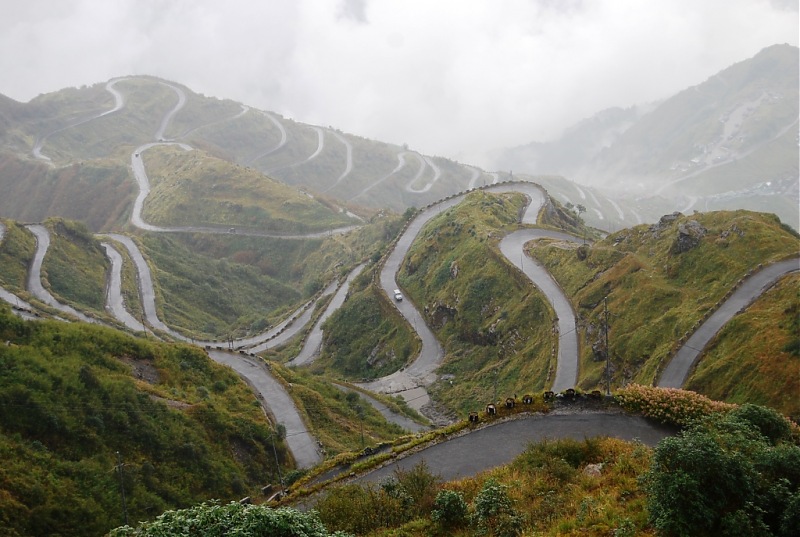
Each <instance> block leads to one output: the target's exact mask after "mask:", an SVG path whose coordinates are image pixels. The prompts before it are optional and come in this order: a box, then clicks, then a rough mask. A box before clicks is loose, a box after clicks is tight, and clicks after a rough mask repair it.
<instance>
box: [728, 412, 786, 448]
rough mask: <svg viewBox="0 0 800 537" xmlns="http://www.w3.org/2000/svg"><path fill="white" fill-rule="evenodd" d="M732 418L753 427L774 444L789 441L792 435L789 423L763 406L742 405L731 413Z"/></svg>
mask: <svg viewBox="0 0 800 537" xmlns="http://www.w3.org/2000/svg"><path fill="white" fill-rule="evenodd" d="M731 417H732V418H734V419H740V420H744V421H746V422H747V423H749V424H751V425H753V426H754V427H755V428H757V429H758V430H759V431H760V432H761V434H763V435H764V436H766V437H767V438H768V439H769V441H770V442H772V443H773V444H776V443H778V442H780V441H783V440H788V439H789V438H790V437H791V435H792V429H791V426H790V425H789V421H788V420H787V419H786V418H784V417H783V416H781V415H780V414H779V413H778V412H776V411H775V410H772V409H769V408H766V407H763V406H758V405H751V404H746V405H742V406H740V407H739V408H736V409H734V410H732V411H731Z"/></svg>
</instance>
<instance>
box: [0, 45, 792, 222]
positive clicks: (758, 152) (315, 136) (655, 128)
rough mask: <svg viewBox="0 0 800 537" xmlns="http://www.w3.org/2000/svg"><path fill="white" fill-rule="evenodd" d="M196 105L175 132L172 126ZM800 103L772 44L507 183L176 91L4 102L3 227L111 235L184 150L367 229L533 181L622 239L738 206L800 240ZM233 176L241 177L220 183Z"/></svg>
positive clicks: (147, 89) (513, 167)
mask: <svg viewBox="0 0 800 537" xmlns="http://www.w3.org/2000/svg"><path fill="white" fill-rule="evenodd" d="M181 99H183V100H184V101H183V104H182V105H181V106H180V109H179V110H177V111H176V112H175V114H174V116H172V117H171V119H170V121H169V122H168V124H165V125H163V127H165V128H166V130H165V129H164V128H162V125H161V123H162V120H163V119H164V117H165V114H167V113H169V112H170V110H171V109H172V108H173V107H175V106H176V105H177V104H176V103H180V102H182V101H181ZM797 103H798V49H797V48H796V47H792V46H788V45H778V46H773V47H770V48H767V49H765V50H764V51H762V52H761V53H759V54H758V55H756V56H755V57H754V58H751V59H749V60H746V61H743V62H741V63H738V64H735V65H733V66H731V67H730V68H728V69H726V70H724V71H722V72H720V73H718V74H716V75H714V76H712V77H711V78H709V79H708V80H707V81H706V82H704V83H702V84H699V85H697V86H694V87H691V88H688V89H686V90H684V91H682V92H680V93H678V94H677V95H675V96H673V97H671V98H669V99H666V100H664V101H662V102H660V103H652V104H648V105H637V106H631V107H628V108H612V109H608V110H604V111H602V112H599V113H598V114H596V115H595V116H593V117H591V118H588V119H586V120H584V121H582V122H580V123H578V124H576V125H575V126H574V127H572V128H570V129H568V130H567V131H566V132H565V133H564V134H563V135H562V137H561V138H560V139H558V140H556V141H553V142H546V143H531V144H528V145H525V146H520V147H517V148H514V149H509V150H507V151H505V152H503V153H502V154H500V155H498V156H497V159H496V161H495V166H493V168H494V169H495V170H502V171H486V170H483V169H480V168H478V167H476V166H471V165H469V164H464V163H459V162H456V161H453V160H450V159H446V158H442V157H437V156H432V155H425V154H422V153H420V152H419V151H415V150H414V149H413V148H409V147H406V146H398V145H394V144H388V143H384V142H381V141H378V140H370V139H367V138H364V137H361V136H358V135H356V134H350V133H345V132H342V131H340V130H339V129H337V128H336V127H335V126H327V127H325V126H319V125H309V124H305V123H302V122H298V121H295V120H293V119H292V118H287V117H283V116H281V115H280V114H276V113H274V112H270V111H265V110H257V109H254V108H251V107H249V106H247V105H246V104H241V103H237V102H235V101H232V100H227V99H216V98H209V97H206V96H204V95H202V94H198V93H196V92H193V91H192V90H191V89H189V88H187V87H185V86H182V85H180V84H178V83H175V82H168V81H164V80H160V79H157V78H154V77H145V76H131V77H121V78H118V79H114V80H111V81H109V82H107V83H98V84H94V85H91V86H83V87H81V88H66V89H63V90H60V91H58V92H54V93H48V94H44V95H40V96H38V97H36V98H35V99H32V100H31V101H30V102H28V103H19V102H16V101H14V100H12V99H9V98H7V97H3V96H0V189H2V191H3V192H4V196H2V197H0V214H3V215H5V216H8V217H11V218H16V219H21V220H27V221H36V220H43V219H45V218H46V217H48V216H64V217H68V218H80V219H82V220H84V221H86V223H87V224H88V225H89V226H90V227H91V228H93V229H107V228H109V227H110V226H111V224H112V223H115V222H116V223H120V222H123V221H124V220H125V218H126V216H125V212H126V211H127V210H129V209H128V208H129V207H130V206H131V204H132V203H133V199H134V197H135V195H136V189H135V185H134V184H133V180H132V179H131V178H130V177H129V175H130V171H129V170H130V158H131V152H132V151H133V150H134V148H135V147H137V146H139V145H141V144H147V143H154V142H155V143H167V142H169V143H182V144H187V145H189V146H191V147H192V148H193V149H194V150H195V151H199V152H202V153H203V155H204V156H203V157H198V158H197V159H190V160H193V161H198V162H199V161H202V162H204V163H205V164H204V167H203V169H204V170H206V172H204V173H205V175H206V177H207V178H208V181H209V186H214V185H216V186H217V188H220V185H221V184H222V183H223V182H224V183H231V181H233V182H236V181H238V179H236V178H235V177H233V175H235V176H242V177H243V176H247V177H249V178H250V179H249V181H253V180H254V179H253V178H254V177H255V175H253V174H262V175H263V176H265V177H267V178H270V179H274V180H277V181H279V182H282V183H285V184H286V185H289V186H290V187H293V188H295V189H298V190H300V191H302V192H301V195H304V196H311V197H313V199H317V200H327V201H325V203H328V204H330V207H331V208H332V209H333V210H342V211H349V212H351V213H355V214H361V215H362V216H366V215H368V214H370V213H371V212H373V211H375V210H381V209H385V208H389V209H392V210H395V211H397V212H402V211H404V210H405V209H406V208H408V207H422V206H425V205H427V204H429V203H431V202H434V201H436V200H439V199H441V198H444V197H446V196H449V195H451V194H454V193H457V192H460V191H463V190H467V189H470V188H473V187H476V186H481V185H487V184H491V183H495V182H498V181H502V180H506V179H509V178H521V179H526V180H531V181H535V182H538V183H540V184H542V185H543V186H544V187H545V188H547V190H548V192H549V193H550V194H551V195H552V196H553V197H554V198H556V199H558V200H559V201H561V202H564V203H572V204H580V205H582V206H584V207H585V208H586V212H585V214H584V218H585V220H586V221H587V223H589V224H590V225H592V226H595V227H598V228H600V229H604V230H607V231H613V230H615V229H619V228H621V227H627V226H631V225H636V224H640V223H643V222H645V221H651V222H652V221H657V220H658V218H659V217H660V216H661V215H663V214H666V213H671V212H673V211H676V210H678V211H682V212H691V211H693V210H700V211H710V210H720V209H738V208H745V209H751V210H756V211H762V212H773V213H776V214H777V215H778V216H779V217H780V218H781V219H782V220H783V221H785V222H788V223H789V224H791V225H792V226H795V227H800V226H798V220H800V214H799V212H798V196H799V195H798V136H797V117H798V104H797ZM173 149H174V151H173V152H174V153H175V154H176V157H175V158H173V159H171V160H170V159H163V160H162V163H163V166H160V167H156V168H153V169H154V171H155V172H157V173H159V174H160V175H161V176H164V177H173V178H177V177H178V174H181V173H185V170H186V168H185V166H186V160H187V159H188V158H189V157H187V156H186V155H183V156H181V157H180V158H178V156H177V155H181V154H182V153H183V151H182V150H181V149H179V148H177V147H175V148H173ZM164 151H166V149H164ZM148 155H150V153H148ZM179 160H182V161H184V162H183V163H181V162H178V161H179ZM214 161H218V162H219V164H214ZM223 163H224V164H223ZM153 164H155V163H153ZM153 164H151V166H152V165H153ZM232 174H233V175H232ZM220 175H221V176H224V177H226V178H227V179H225V181H222V182H221V181H216V180H214V179H213V177H214V176H220ZM87 188H91V189H92V192H93V193H94V194H95V196H94V198H95V200H105V201H103V202H102V203H97V202H94V203H93V204H92V206H91V208H90V209H91V210H87V208H86V207H85V206H83V205H81V204H76V203H74V201H75V200H80V199H87V197H86V195H85V192H86V189H87ZM213 195H214V194H213V193H211V192H210V191H209V190H208V189H205V190H203V189H200V190H197V189H195V191H194V192H193V193H188V192H184V193H183V194H182V196H183V197H184V198H186V196H189V198H188V199H184V200H183V201H182V202H181V203H183V204H184V206H185V207H187V208H188V209H187V210H190V211H191V210H194V209H195V208H197V207H208V203H209V202H210V201H211V200H209V199H207V198H210V197H212V196H213ZM192 196H194V198H196V199H192V198H191V197H192ZM267 197H269V195H267ZM248 199H250V198H248ZM251 201H252V202H253V203H259V201H258V200H257V199H255V198H252V199H251ZM227 202H231V203H239V204H240V202H238V201H236V200H227V201H226V203H227ZM81 215H83V216H84V217H85V218H83V217H82V216H81ZM230 224H231V225H245V224H246V222H233V221H231V222H230Z"/></svg>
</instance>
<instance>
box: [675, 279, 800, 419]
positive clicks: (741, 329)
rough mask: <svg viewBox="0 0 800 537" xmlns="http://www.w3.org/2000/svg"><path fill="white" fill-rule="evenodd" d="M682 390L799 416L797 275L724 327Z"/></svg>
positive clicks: (799, 294) (799, 302) (799, 283)
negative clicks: (753, 404)
mask: <svg viewBox="0 0 800 537" xmlns="http://www.w3.org/2000/svg"><path fill="white" fill-rule="evenodd" d="M686 388H687V389H689V390H695V391H697V392H700V393H703V394H706V395H708V396H709V397H711V398H713V399H718V400H722V401H729V402H731V403H745V402H748V403H755V404H759V405H766V406H770V407H772V408H775V409H777V410H779V411H780V412H782V413H783V414H785V415H787V416H795V417H797V416H800V400H798V397H797V394H798V393H800V274H792V275H789V276H787V277H786V278H784V279H783V280H782V281H781V282H779V283H778V284H777V285H776V286H775V287H774V288H772V289H770V290H769V291H767V292H766V293H765V294H764V295H763V296H762V298H760V299H759V300H757V301H756V302H755V303H754V304H753V305H751V306H750V307H749V308H747V311H745V312H743V313H742V314H741V315H738V316H736V317H735V318H733V319H732V320H731V322H730V323H728V324H727V325H725V326H724V327H723V328H722V330H721V332H720V333H719V335H718V336H717V338H716V339H715V341H713V342H712V343H711V344H710V345H709V346H708V348H707V349H706V352H705V353H704V354H703V357H702V359H701V361H700V362H699V363H698V365H697V368H696V370H695V371H694V373H693V374H692V375H691V376H690V377H689V379H688V380H687V382H686Z"/></svg>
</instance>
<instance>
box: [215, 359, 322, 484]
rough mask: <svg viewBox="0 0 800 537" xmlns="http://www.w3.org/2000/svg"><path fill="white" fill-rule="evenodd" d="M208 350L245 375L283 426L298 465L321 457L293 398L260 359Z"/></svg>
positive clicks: (316, 460) (301, 465) (311, 462)
mask: <svg viewBox="0 0 800 537" xmlns="http://www.w3.org/2000/svg"><path fill="white" fill-rule="evenodd" d="M208 354H209V356H210V357H211V359H213V360H214V361H215V362H217V363H220V364H224V365H227V366H228V367H230V368H231V369H233V370H234V371H236V372H237V373H239V375H241V376H242V377H244V378H246V379H247V381H248V382H249V383H250V385H251V386H252V387H253V389H254V390H255V391H256V392H257V393H258V394H259V395H260V396H261V400H262V402H263V403H264V404H265V405H266V406H267V408H268V409H269V412H270V413H271V414H272V416H273V417H274V418H275V420H276V421H277V422H278V423H282V424H283V426H284V427H286V443H287V444H288V446H289V451H291V452H292V456H293V457H294V460H295V462H296V463H297V466H298V467H300V468H309V467H311V466H314V465H315V464H317V463H318V462H320V461H321V460H322V455H321V454H320V452H319V450H318V445H317V441H316V440H315V439H314V437H313V436H312V435H311V433H310V432H309V431H308V428H307V427H306V426H305V423H303V419H302V417H301V416H300V413H299V412H298V411H297V407H296V406H295V405H294V401H292V398H291V397H290V396H289V394H288V392H287V391H286V389H285V388H284V387H283V385H282V384H281V383H280V382H278V381H277V380H276V379H275V377H273V376H272V375H271V374H270V373H269V372H268V371H267V368H266V366H265V365H264V363H263V362H261V360H260V359H258V358H255V359H253V358H250V357H247V356H243V355H241V354H236V353H232V352H224V351H219V350H214V349H210V350H209V351H208Z"/></svg>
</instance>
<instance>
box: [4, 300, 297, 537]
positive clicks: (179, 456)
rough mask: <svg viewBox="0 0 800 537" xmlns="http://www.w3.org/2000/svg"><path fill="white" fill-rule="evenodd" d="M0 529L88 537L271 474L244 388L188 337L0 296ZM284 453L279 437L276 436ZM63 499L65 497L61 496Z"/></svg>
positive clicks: (242, 490) (266, 437)
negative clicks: (98, 321)
mask: <svg viewBox="0 0 800 537" xmlns="http://www.w3.org/2000/svg"><path fill="white" fill-rule="evenodd" d="M0 341H3V342H7V343H6V344H3V345H0V460H1V461H2V464H0V534H2V535H8V536H15V537H17V536H29V535H30V536H33V535H61V536H96V535H100V534H102V533H104V532H106V531H108V530H109V529H110V528H112V527H114V526H116V525H118V524H119V523H120V521H121V520H122V508H121V505H120V474H119V472H118V469H117V464H118V459H117V453H119V454H120V456H121V458H122V462H123V464H124V467H123V472H122V476H121V478H122V482H123V485H124V487H125V492H126V496H127V508H128V514H129V516H130V519H131V520H143V519H147V518H151V517H153V516H155V515H156V514H157V513H160V512H163V511H164V510H166V509H172V508H176V507H184V506H188V505H191V504H193V503H196V502H199V501H202V500H205V499H207V498H210V497H216V498H222V499H225V500H231V499H238V498H241V497H243V496H246V495H248V494H254V493H255V492H256V491H257V490H258V489H259V488H260V487H261V486H263V485H264V484H265V482H269V481H270V480H272V479H277V476H276V471H275V453H273V448H272V442H273V441H276V440H275V436H274V435H273V433H272V430H271V429H270V427H269V425H268V423H267V422H266V420H265V419H264V416H263V413H262V411H261V409H260V406H259V404H258V402H257V401H256V399H255V398H254V396H253V393H252V392H251V391H250V389H249V388H248V387H247V385H246V384H244V382H242V381H241V380H240V379H239V378H238V377H237V376H236V375H235V374H234V373H233V372H232V371H231V370H229V369H227V368H223V367H220V366H217V365H216V364H214V363H213V362H212V361H211V360H210V359H209V358H208V357H207V356H206V355H205V353H203V352H202V351H201V350H200V349H198V348H195V347H190V346H187V345H166V344H158V343H155V342H152V341H147V340H144V339H136V338H133V337H130V336H127V335H125V334H123V333H121V332H118V331H115V330H111V329H108V328H103V327H98V326H93V325H87V324H83V323H75V324H66V323H57V322H49V321H40V322H26V321H22V320H20V319H18V318H16V317H14V316H12V315H11V314H10V312H9V311H8V309H7V308H5V307H2V308H0ZM275 451H276V453H277V456H278V457H279V458H280V459H282V463H281V464H282V465H288V460H287V459H288V454H287V452H286V448H285V446H284V445H283V443H277V444H276V446H275ZM65 499H68V500H67V501H65Z"/></svg>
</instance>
